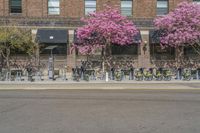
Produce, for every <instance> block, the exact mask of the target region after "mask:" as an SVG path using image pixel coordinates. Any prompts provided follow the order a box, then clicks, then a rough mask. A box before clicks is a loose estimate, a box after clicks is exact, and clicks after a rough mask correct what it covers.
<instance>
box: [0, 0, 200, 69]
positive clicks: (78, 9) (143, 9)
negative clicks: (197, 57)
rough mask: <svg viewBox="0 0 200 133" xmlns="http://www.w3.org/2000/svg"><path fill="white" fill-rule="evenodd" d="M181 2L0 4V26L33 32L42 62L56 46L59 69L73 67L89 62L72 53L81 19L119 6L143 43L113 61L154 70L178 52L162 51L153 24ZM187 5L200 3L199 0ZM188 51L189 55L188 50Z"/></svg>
mask: <svg viewBox="0 0 200 133" xmlns="http://www.w3.org/2000/svg"><path fill="white" fill-rule="evenodd" d="M182 1H184V0H0V16H1V17H0V26H1V27H7V26H9V27H10V26H18V27H21V28H30V29H31V31H32V36H33V41H35V42H36V43H38V45H41V46H42V47H43V48H44V50H43V51H42V52H41V56H40V60H41V62H44V63H45V62H47V57H48V56H49V54H48V51H46V52H45V50H46V49H45V48H46V47H48V46H54V45H57V46H59V47H58V48H57V50H56V51H55V53H54V54H55V56H56V57H55V61H56V62H57V67H59V66H60V65H62V64H65V65H67V66H70V67H74V66H76V65H79V63H80V62H81V60H84V59H86V58H85V57H84V56H81V55H78V54H77V53H76V52H73V53H71V52H70V50H69V49H70V45H72V43H73V41H74V33H75V32H74V31H75V30H76V29H77V27H80V26H81V25H82V22H81V21H80V18H81V17H84V16H85V15H87V13H89V12H91V11H95V10H96V11H99V10H101V9H103V5H104V4H109V5H111V6H116V7H117V8H119V9H120V10H121V13H122V15H125V16H128V18H129V19H130V20H133V22H134V23H135V24H136V26H137V27H138V29H139V30H140V33H141V40H142V42H143V43H141V44H140V45H138V46H137V51H136V52H133V53H130V52H129V53H126V52H125V51H124V52H125V53H124V52H122V51H119V52H115V57H114V58H116V60H118V61H119V60H121V61H124V58H125V59H128V62H130V61H132V62H133V63H134V65H135V67H151V66H153V65H155V63H156V62H159V61H166V60H167V61H174V60H175V58H176V50H175V49H173V48H172V49H171V48H170V49H165V50H162V49H161V48H160V47H159V45H158V43H159V42H157V40H155V37H153V36H154V35H155V34H156V33H155V31H154V27H153V20H154V18H155V17H157V16H162V15H165V14H167V13H168V12H169V11H171V10H173V9H174V8H175V7H176V6H177V4H178V3H180V2H182ZM188 1H190V2H197V3H200V0H188ZM65 31H66V32H65ZM115 51H117V49H116V50H115ZM185 51H186V52H185V53H187V51H189V50H185ZM189 53H191V52H189ZM93 58H94V59H98V57H93ZM91 59H92V57H91Z"/></svg>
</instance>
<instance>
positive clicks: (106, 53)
mask: <svg viewBox="0 0 200 133" xmlns="http://www.w3.org/2000/svg"><path fill="white" fill-rule="evenodd" d="M102 50H103V52H102V53H103V63H102V67H103V72H104V71H105V61H106V59H108V57H110V56H111V54H112V53H111V45H110V43H106V47H105V48H103V49H102Z"/></svg>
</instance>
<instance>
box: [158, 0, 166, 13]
mask: <svg viewBox="0 0 200 133" xmlns="http://www.w3.org/2000/svg"><path fill="white" fill-rule="evenodd" d="M167 13H168V0H157V15H166V14H167Z"/></svg>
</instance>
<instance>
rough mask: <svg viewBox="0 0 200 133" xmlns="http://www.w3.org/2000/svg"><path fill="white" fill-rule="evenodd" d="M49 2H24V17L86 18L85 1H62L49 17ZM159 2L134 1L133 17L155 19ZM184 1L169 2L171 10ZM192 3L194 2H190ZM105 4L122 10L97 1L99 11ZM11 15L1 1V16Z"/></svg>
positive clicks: (117, 1) (103, 0)
mask: <svg viewBox="0 0 200 133" xmlns="http://www.w3.org/2000/svg"><path fill="white" fill-rule="evenodd" d="M47 1H48V0H22V3H23V8H22V9H23V13H22V16H28V17H47V16H49V17H69V18H79V17H82V16H84V0H61V3H60V8H61V12H60V15H58V16H57V15H56V16H52V15H48V6H47ZM156 1H157V0H133V17H136V18H153V17H155V16H156ZM182 1H184V0H169V10H172V9H174V8H175V7H176V5H177V4H178V3H180V2H182ZM188 1H192V0H188ZM104 4H109V5H117V6H118V7H119V8H120V0H97V10H101V9H102V8H103V5H104ZM8 15H9V0H0V16H8Z"/></svg>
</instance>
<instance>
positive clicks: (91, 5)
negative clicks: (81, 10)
mask: <svg viewBox="0 0 200 133" xmlns="http://www.w3.org/2000/svg"><path fill="white" fill-rule="evenodd" d="M94 11H96V0H85V15H88V14H89V13H91V12H94Z"/></svg>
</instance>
